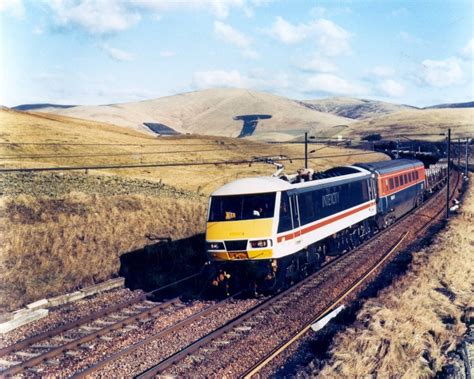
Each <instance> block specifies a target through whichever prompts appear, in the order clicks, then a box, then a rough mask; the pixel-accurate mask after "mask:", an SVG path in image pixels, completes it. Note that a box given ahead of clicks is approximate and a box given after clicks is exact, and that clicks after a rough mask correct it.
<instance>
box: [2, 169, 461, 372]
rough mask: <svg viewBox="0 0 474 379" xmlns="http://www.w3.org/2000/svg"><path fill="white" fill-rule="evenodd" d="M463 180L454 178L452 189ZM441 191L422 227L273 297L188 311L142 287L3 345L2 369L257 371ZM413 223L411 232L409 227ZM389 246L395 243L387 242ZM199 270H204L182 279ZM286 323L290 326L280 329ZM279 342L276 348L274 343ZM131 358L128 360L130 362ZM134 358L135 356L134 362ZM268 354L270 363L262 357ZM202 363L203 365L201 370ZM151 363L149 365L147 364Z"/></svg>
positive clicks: (371, 244)
mask: <svg viewBox="0 0 474 379" xmlns="http://www.w3.org/2000/svg"><path fill="white" fill-rule="evenodd" d="M458 181H459V176H458ZM456 187H457V186H454V185H453V186H452V188H453V192H454V188H456ZM442 192H444V191H440V192H439V193H437V194H436V195H434V196H433V197H432V198H431V199H430V200H428V201H427V202H426V203H425V204H424V205H422V206H421V207H420V208H419V209H418V210H417V212H416V213H417V214H419V216H418V218H417V221H416V224H419V227H417V228H416V229H413V225H414V224H415V223H414V222H413V221H410V220H411V219H410V217H413V215H409V216H407V217H405V218H403V219H401V220H399V221H398V222H397V223H396V224H394V225H393V226H392V227H391V228H390V229H387V230H385V231H383V232H381V233H379V235H378V236H377V237H376V238H374V239H371V240H369V241H367V242H366V243H364V244H363V245H361V246H360V247H358V248H357V249H355V250H352V251H350V252H349V253H346V254H345V255H343V256H340V257H338V258H336V259H334V260H332V261H330V262H328V264H326V265H325V266H324V267H323V268H322V269H321V270H319V271H318V272H316V273H315V274H313V275H311V276H309V277H307V278H306V279H304V280H303V281H301V282H299V283H298V284H296V285H295V286H293V287H291V288H289V289H288V290H286V291H284V292H282V293H280V294H278V295H276V296H274V297H272V298H263V299H259V300H252V301H247V303H246V304H245V305H243V306H236V302H234V301H233V297H231V298H228V299H225V300H223V301H221V302H214V303H211V304H210V305H209V304H204V305H201V306H198V307H196V308H195V309H191V308H192V307H189V309H190V310H189V311H187V310H186V308H187V305H186V304H183V303H182V302H181V301H180V300H179V299H178V298H175V299H171V300H169V301H166V302H161V303H153V302H150V301H148V300H147V299H148V297H149V296H150V294H151V293H147V294H143V295H141V296H139V297H137V298H134V299H132V300H130V301H128V302H125V303H122V304H118V305H116V306H114V307H110V308H107V309H105V310H103V311H101V312H98V313H95V314H93V315H90V316H88V317H84V318H82V319H80V320H78V321H76V322H74V323H70V324H67V325H64V326H62V327H59V328H56V329H53V330H51V331H48V332H45V333H42V334H39V335H37V336H34V337H31V338H29V339H26V340H23V341H20V342H18V343H16V344H13V345H11V346H8V347H6V348H3V349H1V350H0V366H1V365H3V371H0V376H9V375H17V374H20V373H24V374H27V375H28V374H30V375H38V374H43V373H44V374H51V373H52V374H53V375H58V376H70V375H72V374H75V377H86V376H91V375H94V374H98V375H107V372H108V373H109V374H113V372H114V370H116V369H117V368H118V369H120V368H121V367H124V365H125V366H127V367H128V366H130V371H128V372H129V375H136V374H137V373H139V372H142V371H143V373H142V374H141V375H140V377H151V376H154V375H155V374H158V373H164V374H174V375H185V376H187V375H191V374H196V373H199V374H201V373H202V375H205V376H206V375H216V374H217V375H221V376H222V375H230V376H237V375H253V374H254V373H256V372H259V371H260V370H261V369H262V368H263V367H265V366H266V365H267V364H268V362H271V361H272V359H273V358H274V357H272V354H275V353H276V355H275V356H277V355H278V354H280V353H281V352H282V351H284V350H285V347H284V346H286V344H287V343H288V341H291V339H293V338H295V336H296V335H298V334H299V333H300V334H301V333H302V334H304V333H305V331H304V330H305V328H308V325H310V324H311V323H312V322H314V321H315V320H317V319H318V318H320V317H322V316H323V315H324V314H326V313H327V312H328V311H329V310H330V309H332V308H333V307H334V306H336V305H337V304H338V303H340V302H341V301H342V299H345V300H348V299H349V298H350V297H351V296H354V295H355V292H356V291H355V288H356V287H358V286H360V285H361V284H362V283H363V282H364V281H365V280H366V279H367V278H368V277H369V276H371V275H373V273H374V272H375V271H376V270H378V268H379V267H380V266H381V265H382V264H383V263H384V262H385V261H386V260H387V259H388V258H389V257H390V256H391V255H392V254H394V252H395V251H396V249H402V248H403V247H404V246H406V244H407V241H409V240H412V239H413V238H415V237H414V234H413V232H416V233H417V234H416V233H415V235H419V234H421V233H422V232H424V231H425V230H426V228H427V227H428V226H429V225H430V224H431V223H432V222H433V221H434V220H435V219H436V218H437V217H438V216H439V215H440V214H442V212H443V209H444V208H443V207H441V210H440V211H439V212H437V213H436V214H434V212H432V211H431V209H430V206H429V205H430V204H433V203H435V202H436V201H437V200H438V198H440V197H442V196H443V195H442ZM397 228H398V229H397ZM407 229H408V230H411V232H406V230H407ZM390 236H391V237H390ZM387 246H391V247H392V248H391V249H389V250H387V249H386V247H387ZM197 275H199V274H195V275H193V276H191V277H188V278H184V279H183V280H182V281H184V280H189V279H190V278H192V277H195V276H197ZM361 278H363V279H361ZM341 283H342V284H341ZM175 284H176V283H172V284H170V285H169V286H172V285H175ZM355 284H357V286H356V285H355ZM169 286H166V287H169ZM161 289H163V288H161ZM161 289H159V290H161ZM153 292H156V291H153ZM153 292H152V293H153ZM245 308H246V309H245ZM288 308H291V312H288V311H287V309H288ZM180 312H181V313H182V314H183V315H182V317H181V318H179V319H178V320H176V319H175V320H173V321H172V322H171V321H170V322H167V321H163V325H164V327H163V326H160V327H158V328H150V327H148V330H147V332H146V333H145V336H143V335H141V337H137V340H138V342H137V340H135V341H134V340H133V339H132V341H134V342H132V343H130V342H127V343H125V345H124V346H123V347H122V346H114V348H112V347H111V348H110V350H108V351H107V352H105V353H102V358H101V359H95V361H93V362H92V363H91V362H88V363H85V362H83V363H82V364H77V360H78V359H77V357H80V356H81V354H80V353H78V351H79V352H80V351H86V352H87V351H91V352H92V351H93V349H94V346H93V345H95V344H97V343H104V344H109V346H111V345H113V344H114V341H115V340H119V339H120V338H121V336H122V335H123V334H125V333H131V334H133V332H134V331H136V330H138V329H143V328H146V327H147V325H149V324H150V322H151V323H153V321H154V320H157V319H159V318H160V317H163V315H164V314H177V313H180ZM219 312H220V313H219ZM226 312H227V314H225V313H226ZM211 320H212V322H211ZM206 322H208V324H209V325H207V329H209V331H208V332H204V330H206V328H205V327H203V326H202V325H203V323H206ZM214 324H215V325H214ZM195 325H199V328H201V329H199V330H201V332H200V333H198V332H195V333H194V332H193V327H195ZM272 326H273V327H272ZM196 330H197V329H196ZM282 330H283V331H284V333H281V331H282ZM306 330H307V329H306ZM179 336H182V337H180V338H181V340H180V341H179V343H174V340H173V338H174V339H180V338H178V337H179ZM184 336H186V338H185V337H184ZM265 340H266V341H268V344H266V346H262V341H265ZM117 345H118V344H117ZM163 345H166V348H164V346H163ZM290 345H291V343H290ZM150 346H151V348H150ZM274 346H277V348H272V347H274ZM147 349H148V350H147ZM281 349H283V350H281ZM150 350H151V351H152V353H150ZM104 356H105V358H104ZM75 357H76V363H75V365H74V364H72V365H71V369H70V371H67V374H64V371H60V370H59V369H57V367H58V366H60V365H69V364H71V360H72V361H74V359H75ZM137 357H144V362H143V363H142V364H141V365H140V364H138V362H137V361H136V360H137V359H140V358H137ZM236 357H238V359H236ZM145 358H148V361H147V360H146V359H145ZM127 360H128V362H129V363H126V364H124V363H123V362H124V361H125V362H126V361H127ZM133 360H135V362H133V364H130V362H131V361H133ZM120 362H121V363H120ZM147 362H148V363H147ZM153 362H159V363H158V364H153ZM262 362H266V363H264V364H263V365H262ZM144 364H145V365H146V366H145V367H144V366H143V365H144ZM198 365H199V366H200V369H199V371H195V370H196V369H197V366H198ZM146 367H149V369H147V370H145V371H144V368H146ZM0 370H2V368H0ZM55 370H59V371H55ZM107 370H109V371H107ZM255 370H256V371H255ZM115 372H116V371H115ZM104 373H105V374H104Z"/></svg>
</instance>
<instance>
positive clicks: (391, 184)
mask: <svg viewBox="0 0 474 379" xmlns="http://www.w3.org/2000/svg"><path fill="white" fill-rule="evenodd" d="M394 186H395V183H394V182H393V178H390V189H393V187H394Z"/></svg>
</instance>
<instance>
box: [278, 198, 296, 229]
mask: <svg viewBox="0 0 474 379" xmlns="http://www.w3.org/2000/svg"><path fill="white" fill-rule="evenodd" d="M291 229H293V225H292V223H291V210H290V199H289V197H288V194H287V193H286V192H282V193H281V201H280V220H279V223H278V233H281V232H286V231H287V230H291Z"/></svg>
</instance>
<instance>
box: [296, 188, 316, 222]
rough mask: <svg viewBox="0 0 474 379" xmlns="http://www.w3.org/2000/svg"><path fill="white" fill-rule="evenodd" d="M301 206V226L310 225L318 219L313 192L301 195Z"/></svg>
mask: <svg viewBox="0 0 474 379" xmlns="http://www.w3.org/2000/svg"><path fill="white" fill-rule="evenodd" d="M299 206H300V213H301V225H305V224H309V223H310V222H312V221H314V220H315V219H316V207H315V205H314V204H313V196H312V193H311V192H306V193H302V194H301V195H299Z"/></svg>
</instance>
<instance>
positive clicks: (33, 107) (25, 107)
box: [11, 103, 75, 111]
mask: <svg viewBox="0 0 474 379" xmlns="http://www.w3.org/2000/svg"><path fill="white" fill-rule="evenodd" d="M72 107H75V105H63V104H49V103H44V104H22V105H17V106H16V107H12V108H11V109H14V110H15V111H39V110H45V109H48V108H51V109H66V108H72Z"/></svg>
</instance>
